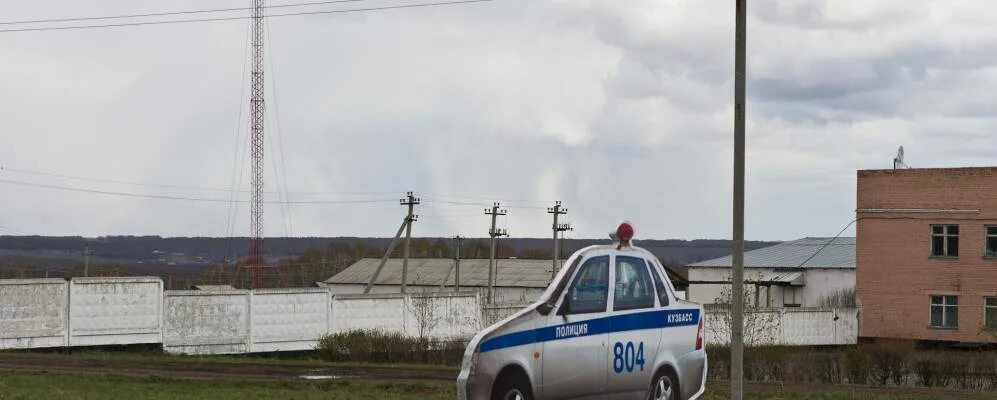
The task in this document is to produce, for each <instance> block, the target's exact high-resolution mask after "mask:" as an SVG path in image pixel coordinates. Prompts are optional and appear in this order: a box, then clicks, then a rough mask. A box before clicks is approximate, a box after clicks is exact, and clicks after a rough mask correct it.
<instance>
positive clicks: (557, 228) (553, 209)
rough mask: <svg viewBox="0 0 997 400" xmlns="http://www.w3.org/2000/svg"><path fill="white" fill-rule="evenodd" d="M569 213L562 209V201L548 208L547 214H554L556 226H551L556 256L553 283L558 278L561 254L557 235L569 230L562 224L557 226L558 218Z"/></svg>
mask: <svg viewBox="0 0 997 400" xmlns="http://www.w3.org/2000/svg"><path fill="white" fill-rule="evenodd" d="M567 213H568V209H567V208H561V201H560V200H558V201H557V202H556V203H554V207H547V214H554V224H553V225H551V230H552V231H553V232H554V255H553V258H554V260H553V263H552V264H551V269H550V280H551V281H553V280H554V277H555V276H557V269H558V268H557V258H558V254H559V252H558V249H557V248H558V242H557V233H558V232H563V231H565V230H567V229H562V228H566V227H564V226H562V225H566V224H562V225H558V224H557V217H558V216H559V215H564V214H567Z"/></svg>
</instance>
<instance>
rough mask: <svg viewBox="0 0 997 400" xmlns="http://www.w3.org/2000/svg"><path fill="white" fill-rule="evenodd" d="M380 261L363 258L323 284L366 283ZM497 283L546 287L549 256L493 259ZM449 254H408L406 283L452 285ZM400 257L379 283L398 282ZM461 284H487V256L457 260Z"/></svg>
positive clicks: (389, 265)
mask: <svg viewBox="0 0 997 400" xmlns="http://www.w3.org/2000/svg"><path fill="white" fill-rule="evenodd" d="M380 262H381V260H380V259H378V258H364V259H361V260H360V261H357V262H356V263H354V264H353V265H351V266H349V267H348V268H346V269H345V270H343V271H342V272H340V273H338V274H336V275H335V276H333V277H332V278H329V279H327V280H326V281H325V283H326V284H335V283H339V284H359V283H362V284H366V283H367V282H368V281H369V280H370V278H371V277H372V276H373V275H374V271H376V270H377V265H378V264H379V263H380ZM495 262H496V265H497V266H496V270H497V272H496V275H497V276H496V280H495V285H496V286H505V287H528V288H546V287H547V285H548V284H549V283H550V268H551V260H523V259H505V258H502V259H496V260H495ZM453 270H454V260H453V259H451V258H410V259H409V261H408V284H409V285H418V286H439V285H443V284H446V285H453V280H454V271H453ZM401 282H402V259H400V258H392V259H388V261H387V262H386V263H385V264H384V269H382V270H381V274H380V275H379V276H378V277H377V282H376V283H377V284H378V285H401ZM460 285H461V286H488V259H477V258H474V259H462V260H460Z"/></svg>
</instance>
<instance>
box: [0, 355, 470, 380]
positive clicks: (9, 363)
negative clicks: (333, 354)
mask: <svg viewBox="0 0 997 400" xmlns="http://www.w3.org/2000/svg"><path fill="white" fill-rule="evenodd" d="M0 371H34V372H41V371H47V372H69V373H102V374H119V375H141V376H148V375H155V376H161V377H170V378H187V379H234V380H285V379H302V380H304V379H322V378H325V379H338V378H354V379H367V380H387V381H395V380H431V381H454V380H455V379H456V377H457V374H456V373H455V372H453V371H438V370H432V369H416V368H395V367H392V368H378V367H364V366H355V367H354V366H351V367H342V366H329V367H325V366H320V365H319V366H309V365H293V364H287V365H285V364H281V363H265V362H258V363H257V362H252V361H246V362H239V363H222V362H201V361H193V360H191V361H188V360H177V361H173V360H163V359H154V358H150V359H149V360H148V361H146V360H141V361H139V360H131V359H113V358H108V359H98V358H94V357H80V356H76V355H72V354H69V355H65V354H37V353H0Z"/></svg>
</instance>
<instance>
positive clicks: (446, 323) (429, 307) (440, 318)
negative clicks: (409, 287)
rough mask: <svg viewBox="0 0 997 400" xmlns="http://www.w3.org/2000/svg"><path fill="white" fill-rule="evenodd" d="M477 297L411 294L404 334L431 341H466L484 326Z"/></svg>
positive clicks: (459, 294) (408, 300)
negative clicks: (426, 338) (427, 338)
mask: <svg viewBox="0 0 997 400" xmlns="http://www.w3.org/2000/svg"><path fill="white" fill-rule="evenodd" d="M479 299H480V297H478V295H477V294H470V293H469V294H463V293H434V294H412V295H409V296H408V298H407V311H408V313H407V315H406V320H407V321H409V322H408V323H407V328H408V329H406V333H407V334H408V335H409V336H415V337H429V338H434V339H470V338H471V337H472V336H474V334H475V333H478V331H479V330H481V328H483V327H484V325H483V322H482V318H481V303H480V302H479Z"/></svg>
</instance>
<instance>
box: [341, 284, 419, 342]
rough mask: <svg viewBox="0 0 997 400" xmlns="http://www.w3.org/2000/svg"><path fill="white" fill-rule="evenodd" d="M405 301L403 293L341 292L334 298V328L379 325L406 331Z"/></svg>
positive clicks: (345, 328) (389, 329) (390, 329)
mask: <svg viewBox="0 0 997 400" xmlns="http://www.w3.org/2000/svg"><path fill="white" fill-rule="evenodd" d="M405 303H406V301H405V295H402V294H337V295H335V296H333V300H332V318H333V321H334V322H333V324H332V329H331V332H333V333H336V332H346V331H350V330H357V329H377V330H382V331H385V332H392V333H402V334H404V333H405V327H406V324H405V322H406V319H405V311H406V304H405Z"/></svg>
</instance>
